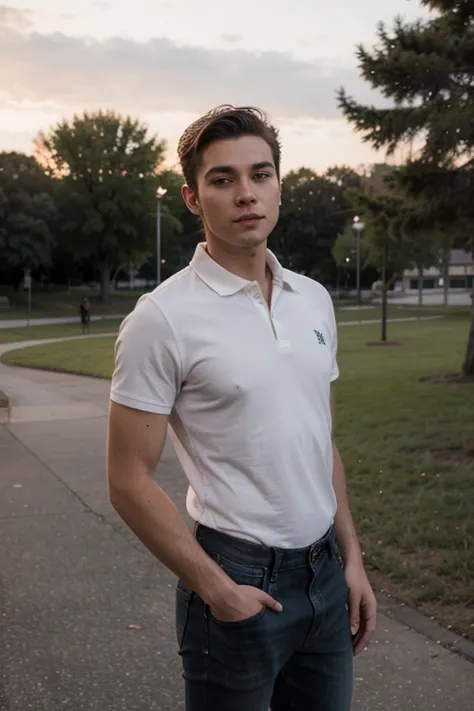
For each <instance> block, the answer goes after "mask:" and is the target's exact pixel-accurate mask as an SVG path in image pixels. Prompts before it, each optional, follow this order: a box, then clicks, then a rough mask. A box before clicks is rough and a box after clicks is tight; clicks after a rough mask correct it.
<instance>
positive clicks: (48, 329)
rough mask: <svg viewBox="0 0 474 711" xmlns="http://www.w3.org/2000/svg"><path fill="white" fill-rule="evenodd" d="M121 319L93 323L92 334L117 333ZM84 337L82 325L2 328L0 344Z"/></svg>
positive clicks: (0, 329)
mask: <svg viewBox="0 0 474 711" xmlns="http://www.w3.org/2000/svg"><path fill="white" fill-rule="evenodd" d="M119 326H120V319H104V320H103V321H92V323H91V329H90V330H91V334H93V333H106V332H108V331H110V332H112V333H116V332H117V331H118V329H119ZM80 335H82V327H81V325H80V323H67V324H54V325H51V326H29V327H24V328H0V343H15V342H17V341H18V342H19V341H35V340H36V339H40V338H63V337H67V336H80Z"/></svg>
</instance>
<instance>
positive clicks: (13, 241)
mask: <svg viewBox="0 0 474 711" xmlns="http://www.w3.org/2000/svg"><path fill="white" fill-rule="evenodd" d="M55 212H56V209H55V203H54V198H53V195H52V186H51V180H49V179H48V178H47V176H45V174H44V172H43V170H42V169H41V166H40V165H39V164H38V163H37V161H36V160H35V159H34V158H33V157H31V156H27V155H24V154H22V153H14V152H13V153H0V271H2V272H4V273H6V274H7V273H8V274H9V275H10V277H11V275H14V281H15V282H16V283H18V281H19V279H20V278H21V274H22V272H23V270H24V269H30V270H35V269H38V268H39V267H44V266H47V265H48V264H49V263H50V259H51V250H52V247H53V243H54V238H53V233H52V228H53V223H54V218H55Z"/></svg>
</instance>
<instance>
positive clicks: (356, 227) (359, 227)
mask: <svg viewBox="0 0 474 711" xmlns="http://www.w3.org/2000/svg"><path fill="white" fill-rule="evenodd" d="M364 227H365V225H364V223H363V222H362V221H361V219H360V217H358V216H357V215H356V216H355V217H354V220H353V222H352V232H353V234H354V236H355V238H356V252H357V265H356V293H357V297H356V298H357V302H356V303H357V306H360V239H361V235H362V231H363V229H364Z"/></svg>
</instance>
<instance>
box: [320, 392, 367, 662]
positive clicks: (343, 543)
mask: <svg viewBox="0 0 474 711" xmlns="http://www.w3.org/2000/svg"><path fill="white" fill-rule="evenodd" d="M331 415H332V450H333V473H332V479H333V486H334V491H335V494H336V499H337V513H336V517H335V528H336V537H337V543H338V546H339V548H340V551H341V555H342V559H343V561H344V572H345V576H346V581H347V584H348V586H349V598H348V604H349V612H350V620H351V632H352V636H353V639H354V654H355V655H357V654H360V652H362V651H363V650H364V649H365V648H366V647H367V645H368V643H369V641H370V638H371V637H372V635H373V633H374V632H375V623H376V614H377V603H376V600H375V595H374V593H373V590H372V588H371V585H370V583H369V580H368V578H367V574H366V572H365V568H364V560H363V557H362V552H361V549H360V545H359V541H358V538H357V532H356V529H355V525H354V521H353V519H352V514H351V510H350V507H349V498H348V494H347V483H346V475H345V472H344V465H343V463H342V459H341V455H340V454H339V451H338V449H337V446H336V442H335V439H334V426H335V409H334V397H333V394H332V393H331Z"/></svg>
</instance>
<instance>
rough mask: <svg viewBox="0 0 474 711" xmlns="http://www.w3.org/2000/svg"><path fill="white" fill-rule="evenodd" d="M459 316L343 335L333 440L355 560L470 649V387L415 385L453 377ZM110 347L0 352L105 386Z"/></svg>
mask: <svg viewBox="0 0 474 711" xmlns="http://www.w3.org/2000/svg"><path fill="white" fill-rule="evenodd" d="M468 325H469V320H468V315H467V313H466V314H465V316H464V317H462V316H459V315H458V316H457V317H456V318H450V319H448V318H447V319H443V320H439V321H425V322H418V323H416V322H415V323H403V324H393V325H391V326H389V331H388V336H389V338H390V339H391V340H394V341H399V342H400V343H401V345H400V346H398V347H387V348H381V347H369V346H367V345H366V343H367V342H370V341H375V340H377V339H378V336H379V329H378V326H375V325H374V326H372V325H370V326H359V327H355V328H350V327H341V328H340V332H339V339H340V357H339V362H340V368H341V378H340V380H339V381H338V382H337V383H336V384H335V394H336V401H337V439H338V443H339V448H340V450H341V453H342V455H343V459H344V462H345V465H346V469H347V475H348V480H349V487H350V493H351V501H352V507H353V511H354V516H355V518H356V521H357V525H358V529H359V532H360V537H361V541H362V545H363V549H364V552H365V559H366V561H367V565H368V567H369V569H370V571H371V575H372V577H373V580H374V583H375V584H376V587H377V588H378V589H380V588H384V589H385V590H390V591H391V592H392V593H393V594H395V595H396V596H397V597H399V598H400V599H402V600H404V601H405V602H407V603H410V604H413V605H416V606H417V607H418V608H420V609H422V610H423V611H424V612H425V613H426V614H429V615H434V616H435V617H436V618H437V619H438V620H439V621H440V622H442V623H444V624H446V625H451V626H452V627H453V629H455V630H457V631H460V632H461V633H464V634H466V635H469V636H471V637H472V638H474V417H473V413H474V385H466V384H462V385H461V384H456V385H453V384H451V385H435V384H429V383H421V382H419V378H420V377H422V376H427V375H443V374H445V373H453V372H456V371H458V370H459V368H460V364H461V361H462V358H463V355H464V348H465V344H466V339H467V333H468ZM113 344H114V338H112V337H104V338H98V339H94V340H85V341H80V342H69V343H62V344H56V345H45V346H39V347H34V348H28V349H24V350H17V351H13V352H10V353H7V354H6V355H5V356H4V358H3V360H4V361H5V362H6V363H11V364H21V365H28V366H33V367H47V368H52V369H56V370H66V371H70V372H71V371H72V372H77V373H92V374H93V375H96V376H99V377H105V378H106V377H110V374H111V371H112V364H113Z"/></svg>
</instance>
